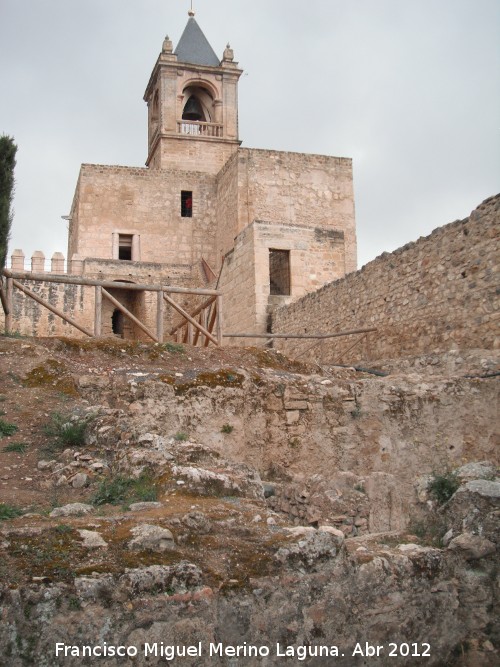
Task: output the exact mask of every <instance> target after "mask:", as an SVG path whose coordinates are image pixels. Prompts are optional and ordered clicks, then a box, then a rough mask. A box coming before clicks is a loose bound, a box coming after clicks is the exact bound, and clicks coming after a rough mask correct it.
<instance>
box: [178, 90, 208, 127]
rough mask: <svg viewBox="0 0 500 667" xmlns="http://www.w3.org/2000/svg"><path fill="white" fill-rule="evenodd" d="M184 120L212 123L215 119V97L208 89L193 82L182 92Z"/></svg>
mask: <svg viewBox="0 0 500 667" xmlns="http://www.w3.org/2000/svg"><path fill="white" fill-rule="evenodd" d="M182 94H183V98H184V102H183V107H182V120H187V121H191V122H196V123H211V122H213V117H214V96H213V94H212V93H211V91H209V90H208V89H207V88H206V87H204V86H202V85H198V83H197V82H196V83H195V82H192V83H190V84H189V85H187V86H186V87H185V88H184V90H183V91H182Z"/></svg>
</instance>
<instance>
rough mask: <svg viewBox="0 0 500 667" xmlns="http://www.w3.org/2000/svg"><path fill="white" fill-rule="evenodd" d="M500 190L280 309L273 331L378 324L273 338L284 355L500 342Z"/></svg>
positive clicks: (386, 353)
mask: <svg viewBox="0 0 500 667" xmlns="http://www.w3.org/2000/svg"><path fill="white" fill-rule="evenodd" d="M499 222H500V195H496V196H494V197H490V198H489V199H486V200H485V201H484V202H483V203H482V204H481V205H480V206H478V208H477V209H475V210H474V211H473V212H472V213H471V215H470V216H469V217H468V218H466V219H465V220H457V221H456V222H452V223H450V224H448V225H445V226H443V227H439V228H438V229H435V230H434V231H433V232H432V233H431V234H430V235H429V236H427V237H424V238H420V239H419V240H417V241H415V242H413V243H409V244H407V245H405V246H403V247H402V248H399V249H398V250H396V251H394V252H392V253H384V254H382V255H381V256H380V257H378V258H377V259H375V260H373V261H372V262H369V263H368V264H366V265H365V266H364V267H363V268H362V269H361V270H359V271H356V272H354V273H350V274H348V275H347V276H346V277H345V278H342V279H339V280H336V281H334V282H330V283H329V284H327V285H325V286H324V287H322V288H321V289H319V290H318V291H316V292H313V293H311V294H308V295H306V296H304V297H303V298H301V299H299V300H298V301H296V302H294V303H292V304H290V305H287V306H284V307H281V308H278V309H277V310H275V311H274V313H273V316H272V331H273V333H297V334H304V333H316V332H320V333H330V332H335V331H341V330H349V329H357V328H361V327H370V326H374V327H377V329H378V331H377V332H373V333H370V334H368V335H367V336H366V337H365V338H363V339H361V340H360V341H359V343H358V344H357V345H356V346H355V347H353V348H352V349H351V350H350V351H348V352H346V351H347V350H348V348H350V347H351V346H352V345H353V344H354V342H355V340H356V339H355V338H354V337H353V338H349V339H332V340H331V341H324V342H322V343H321V344H320V345H317V346H316V347H314V348H313V349H310V350H308V348H310V347H311V341H310V340H308V341H296V340H295V341H293V340H290V341H282V340H279V342H276V343H275V346H276V347H277V348H279V349H280V350H281V351H282V352H284V353H285V354H290V355H291V356H297V355H300V356H301V358H302V359H309V360H321V361H323V362H325V363H328V362H330V363H333V362H337V361H339V362H344V363H345V362H348V363H352V362H356V361H360V360H377V359H384V358H391V357H398V356H409V355H415V354H421V353H428V352H433V351H446V350H449V349H452V348H460V347H463V348H484V349H493V348H498V347H500V335H499V331H500V328H499V319H500V316H499V312H500V308H499V306H500V276H499V268H500V244H499V228H500V225H499Z"/></svg>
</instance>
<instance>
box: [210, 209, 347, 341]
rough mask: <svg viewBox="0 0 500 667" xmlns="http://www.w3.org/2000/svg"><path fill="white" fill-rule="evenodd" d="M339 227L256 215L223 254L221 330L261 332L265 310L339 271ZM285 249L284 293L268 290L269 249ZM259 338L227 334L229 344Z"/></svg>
mask: <svg viewBox="0 0 500 667" xmlns="http://www.w3.org/2000/svg"><path fill="white" fill-rule="evenodd" d="M344 248H345V244H344V234H343V232H341V231H335V230H325V229H321V228H311V227H305V226H303V225H291V224H283V225H276V224H273V223H271V222H263V221H259V220H256V221H254V222H253V223H252V224H251V225H249V226H248V227H247V228H246V229H245V230H244V231H243V232H241V234H239V235H238V237H237V238H236V241H235V247H234V250H232V251H231V252H230V253H228V254H227V255H226V257H225V264H224V266H223V269H222V273H221V278H220V283H219V287H220V289H221V290H222V292H223V294H224V332H225V333H241V332H243V333H251V332H258V333H264V332H266V331H267V330H268V318H269V313H270V312H272V310H273V309H274V308H275V307H277V306H280V305H282V304H284V303H290V302H291V301H293V300H294V299H297V298H299V297H301V296H303V295H304V294H307V293H308V292H310V291H312V290H315V289H318V287H320V286H321V285H323V284H324V283H325V282H326V281H327V278H328V277H329V276H332V275H337V276H339V277H340V276H342V275H344V257H345V255H344ZM272 249H279V250H286V251H288V252H289V258H288V259H289V273H290V294H289V295H273V294H272V293H271V285H270V251H271V250H272ZM262 342H263V341H262V339H260V340H259V339H229V344H236V345H246V344H258V345H261V344H262Z"/></svg>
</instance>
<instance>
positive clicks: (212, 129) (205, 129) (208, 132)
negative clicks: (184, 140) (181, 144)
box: [177, 120, 224, 137]
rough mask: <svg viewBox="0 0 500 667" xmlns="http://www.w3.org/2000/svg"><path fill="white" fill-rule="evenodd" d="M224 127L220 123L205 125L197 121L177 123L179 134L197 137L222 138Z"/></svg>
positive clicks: (180, 121)
mask: <svg viewBox="0 0 500 667" xmlns="http://www.w3.org/2000/svg"><path fill="white" fill-rule="evenodd" d="M223 130H224V126H223V125H221V124H219V123H203V122H202V121H197V120H179V121H177V133H178V134H189V135H191V136H195V137H222V135H223Z"/></svg>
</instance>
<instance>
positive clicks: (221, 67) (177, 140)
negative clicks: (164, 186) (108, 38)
mask: <svg viewBox="0 0 500 667" xmlns="http://www.w3.org/2000/svg"><path fill="white" fill-rule="evenodd" d="M241 74H242V70H240V69H238V63H235V62H234V54H233V51H232V49H231V48H230V47H229V44H228V46H227V48H226V49H225V51H224V55H223V58H222V60H219V58H218V57H217V55H216V54H215V52H214V50H213V49H212V47H211V46H210V44H209V42H208V40H207V38H206V37H205V35H204V34H203V32H202V30H201V29H200V27H199V25H198V23H197V22H196V20H195V18H194V12H192V11H190V12H189V20H188V22H187V25H186V28H185V29H184V32H183V34H182V36H181V38H180V40H179V43H178V45H177V48H176V49H175V51H174V50H173V45H172V42H171V41H170V39H169V38H168V37H166V38H165V41H164V42H163V48H162V52H161V53H160V55H159V57H158V60H157V61H156V64H155V66H154V69H153V72H152V74H151V77H150V79H149V83H148V86H147V88H146V92H145V94H144V100H145V101H146V103H147V105H148V159H147V161H146V165H147V166H148V167H151V168H153V169H166V168H168V169H182V170H187V171H189V170H191V169H193V170H195V171H204V172H207V173H210V174H215V173H217V172H218V171H219V170H220V169H221V168H222V167H223V165H224V164H225V163H226V162H227V160H228V159H229V158H230V156H231V155H232V154H233V153H234V152H235V151H236V150H237V148H238V146H239V145H240V142H239V139H238V80H239V78H240V76H241Z"/></svg>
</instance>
